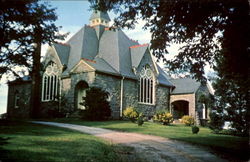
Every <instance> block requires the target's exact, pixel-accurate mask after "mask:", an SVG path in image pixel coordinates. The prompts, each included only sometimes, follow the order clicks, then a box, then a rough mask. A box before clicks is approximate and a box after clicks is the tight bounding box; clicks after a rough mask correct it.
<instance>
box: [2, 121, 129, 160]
mask: <svg viewBox="0 0 250 162" xmlns="http://www.w3.org/2000/svg"><path fill="white" fill-rule="evenodd" d="M130 151H131V150H130ZM117 152H119V153H122V152H126V148H121V147H120V146H117V145H111V144H109V143H107V142H104V141H103V140H101V139H99V138H96V137H94V136H91V135H87V134H82V133H79V132H76V131H72V130H68V129H63V128H56V127H49V126H42V125H36V124H31V123H27V122H13V121H12V122H9V121H0V161H3V162H4V161H117V159H119V161H120V160H122V159H121V156H120V155H118V153H117Z"/></svg>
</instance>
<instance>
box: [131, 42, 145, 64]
mask: <svg viewBox="0 0 250 162" xmlns="http://www.w3.org/2000/svg"><path fill="white" fill-rule="evenodd" d="M129 48H130V52H131V63H132V67H135V68H137V67H138V66H139V64H140V62H141V59H142V57H143V56H144V54H145V52H146V50H147V48H148V44H144V45H135V46H131V47H129Z"/></svg>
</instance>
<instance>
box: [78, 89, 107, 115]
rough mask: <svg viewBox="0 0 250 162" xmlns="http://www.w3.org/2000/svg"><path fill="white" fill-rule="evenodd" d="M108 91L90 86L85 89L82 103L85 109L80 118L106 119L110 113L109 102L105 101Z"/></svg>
mask: <svg viewBox="0 0 250 162" xmlns="http://www.w3.org/2000/svg"><path fill="white" fill-rule="evenodd" d="M108 97H109V93H108V92H106V91H104V90H102V89H101V88H97V87H91V88H89V89H88V90H87V91H86V97H84V98H83V99H84V102H83V105H84V106H85V108H86V109H85V110H84V111H83V113H82V118H83V119H87V120H107V119H108V118H109V117H110V115H111V109H110V106H109V102H108V101H107V99H108Z"/></svg>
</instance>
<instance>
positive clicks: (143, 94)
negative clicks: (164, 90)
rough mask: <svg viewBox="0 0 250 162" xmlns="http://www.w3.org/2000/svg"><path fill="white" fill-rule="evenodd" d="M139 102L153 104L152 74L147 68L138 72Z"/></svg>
mask: <svg viewBox="0 0 250 162" xmlns="http://www.w3.org/2000/svg"><path fill="white" fill-rule="evenodd" d="M139 91H140V92H139V102H140V103H146V104H154V96H155V89H154V74H153V72H152V70H151V69H150V67H149V66H144V67H143V69H142V70H141V72H140V90H139Z"/></svg>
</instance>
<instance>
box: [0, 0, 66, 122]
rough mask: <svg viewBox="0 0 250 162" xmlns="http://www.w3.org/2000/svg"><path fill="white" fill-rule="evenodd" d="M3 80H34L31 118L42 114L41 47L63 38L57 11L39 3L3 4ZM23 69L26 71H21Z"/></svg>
mask: <svg viewBox="0 0 250 162" xmlns="http://www.w3.org/2000/svg"><path fill="white" fill-rule="evenodd" d="M0 6H1V7H0V38H1V41H0V50H1V54H0V77H2V75H3V74H7V75H12V76H14V78H16V77H21V76H23V75H24V74H23V73H24V71H25V70H26V71H27V70H28V71H29V75H30V76H31V77H32V93H31V94H32V98H31V108H32V110H31V116H32V117H36V116H38V114H39V107H40V88H39V87H40V59H41V44H42V43H51V42H52V41H54V40H55V39H58V38H62V37H61V36H59V35H57V34H56V33H57V32H58V27H56V25H55V24H54V21H55V20H56V19H57V16H56V15H55V9H54V8H51V7H50V6H49V5H48V4H47V3H42V2H39V1H38V0H19V1H15V0H14V1H1V2H0ZM20 69H22V70H20Z"/></svg>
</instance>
